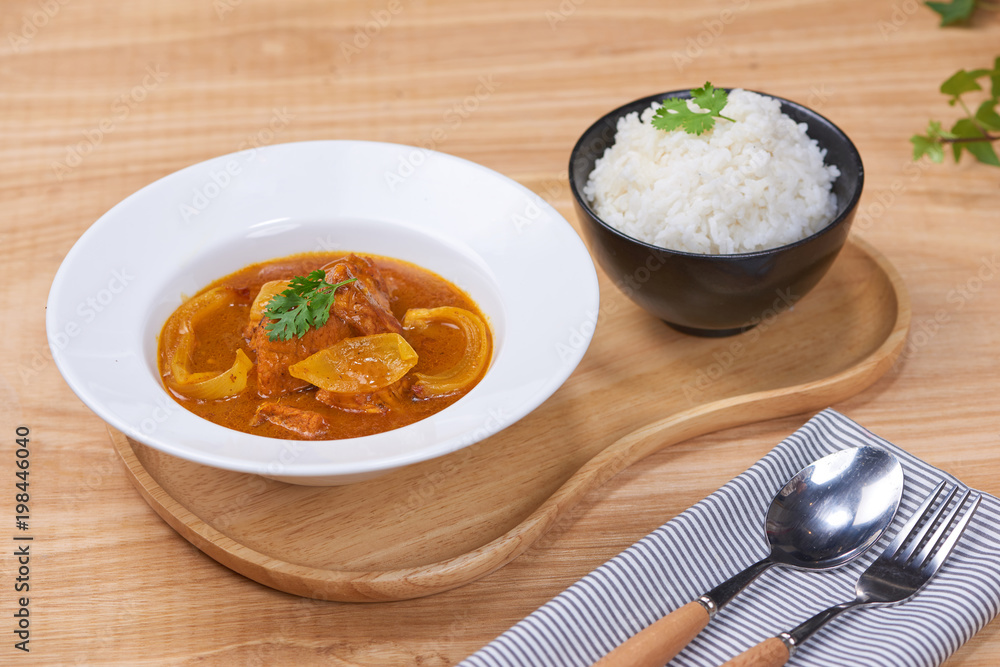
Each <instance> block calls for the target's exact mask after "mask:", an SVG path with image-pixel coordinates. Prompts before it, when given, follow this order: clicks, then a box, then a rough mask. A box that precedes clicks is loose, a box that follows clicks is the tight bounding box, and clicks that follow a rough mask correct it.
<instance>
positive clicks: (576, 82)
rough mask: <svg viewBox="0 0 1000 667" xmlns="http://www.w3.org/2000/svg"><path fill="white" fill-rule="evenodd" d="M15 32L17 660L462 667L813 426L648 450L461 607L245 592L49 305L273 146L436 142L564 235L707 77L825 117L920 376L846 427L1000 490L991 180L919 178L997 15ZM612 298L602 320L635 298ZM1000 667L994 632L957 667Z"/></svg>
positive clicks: (893, 387)
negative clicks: (125, 232)
mask: <svg viewBox="0 0 1000 667" xmlns="http://www.w3.org/2000/svg"><path fill="white" fill-rule="evenodd" d="M0 28H2V30H0V36H2V37H3V39H2V42H0V136H2V141H0V210H2V216H0V271H2V278H3V280H2V284H0V307H2V309H3V312H4V314H5V318H4V319H5V322H6V327H5V335H4V342H3V351H2V352H0V414H2V420H0V428H2V431H0V434H2V437H3V438H5V442H6V444H5V445H4V446H3V448H2V449H0V452H2V453H0V478H3V479H4V480H6V481H4V482H3V484H2V485H0V486H3V488H6V489H7V491H6V492H4V493H3V494H0V500H2V502H0V510H2V511H0V514H2V516H3V518H2V520H3V521H10V522H11V523H13V521H14V512H15V510H14V505H15V498H14V495H15V492H16V490H15V489H14V485H15V482H16V481H17V480H16V479H15V472H16V470H17V469H16V466H15V456H14V443H13V440H14V438H15V428H16V427H17V426H19V425H25V426H28V427H30V429H31V433H32V441H31V451H32V454H31V477H30V493H31V526H30V533H31V534H32V535H33V536H34V538H35V539H34V541H33V542H32V545H31V549H32V551H31V554H32V556H31V566H30V567H31V574H30V576H31V581H30V585H31V590H30V614H31V617H30V619H31V626H30V627H31V636H30V645H29V646H30V649H31V650H30V653H28V654H24V653H22V652H20V651H18V650H17V649H15V648H14V646H13V644H14V641H15V636H14V635H13V634H12V632H11V631H12V629H13V625H14V624H13V622H12V618H11V614H12V612H13V611H15V610H16V604H17V602H16V598H17V597H18V596H19V595H24V594H18V593H15V592H14V583H15V579H16V577H17V568H18V564H17V563H16V559H15V558H14V557H13V556H12V555H11V554H8V553H7V552H8V549H7V548H6V547H5V548H4V553H5V555H4V556H2V557H0V591H2V592H0V618H6V619H7V621H5V622H0V636H2V637H5V638H6V639H5V640H4V641H3V642H2V643H0V664H110V665H125V664H128V665H139V664H150V665H152V664H156V665H163V664H187V663H192V664H194V663H197V664H205V665H233V664H236V665H242V664H247V665H262V664H329V665H424V666H436V665H452V664H455V663H456V662H458V661H459V660H460V659H462V658H463V657H465V656H466V655H468V654H469V653H471V652H473V651H474V650H476V649H478V648H479V647H481V646H482V645H483V644H485V643H486V642H488V641H489V640H491V639H492V638H493V637H495V636H496V635H497V634H499V633H501V632H502V631H504V630H505V629H506V628H507V627H509V626H510V625H511V624H513V623H515V622H516V621H517V620H519V619H521V618H522V617H524V616H525V615H526V614H528V613H530V612H531V611H532V610H534V609H535V608H536V607H538V606H539V605H541V604H543V603H544V602H545V601H547V600H548V599H549V598H550V597H552V596H553V595H555V594H557V593H558V592H559V591H561V590H562V589H564V588H565V587H566V586H568V585H569V584H571V583H572V582H574V581H575V580H576V579H578V578H579V577H581V576H582V575H584V574H586V573H587V572H588V571H590V570H591V569H593V568H594V567H596V566H598V565H599V564H601V563H602V562H604V561H605V560H606V559H608V558H610V557H611V556H613V555H615V554H616V553H618V552H619V551H621V550H622V549H623V548H625V547H627V546H628V545H629V544H631V543H632V542H633V541H635V540H637V539H638V538H640V537H642V536H643V535H645V534H646V533H648V532H649V531H651V530H652V529H654V528H655V527H657V526H658V525H660V524H661V523H663V522H664V521H666V520H668V519H669V518H670V517H672V516H674V515H675V514H677V513H678V512H680V511H682V510H683V509H684V508H686V507H688V506H689V505H691V504H693V503H694V502H696V501H697V500H699V499H700V498H702V497H704V496H705V495H707V494H708V493H710V492H711V491H713V490H714V489H716V488H718V487H719V486H720V485H721V484H723V483H724V482H725V481H727V480H728V479H730V478H731V477H733V476H734V475H736V474H738V473H739V472H741V471H743V470H744V469H746V468H747V467H749V466H750V465H751V464H752V463H753V462H754V461H756V460H757V459H758V458H759V457H760V456H762V455H763V454H764V453H766V452H767V451H768V450H769V449H770V448H771V447H773V446H774V445H775V444H776V443H777V442H778V441H779V440H781V439H782V438H783V437H785V436H786V435H788V434H789V433H790V432H792V431H793V430H794V429H795V428H797V427H798V426H799V425H801V423H803V421H804V420H805V419H806V418H807V417H808V415H802V416H797V417H791V418H786V419H779V420H773V421H769V422H766V423H760V424H756V425H752V426H747V427H742V428H738V429H733V430H730V431H725V432H720V433H716V434H714V435H711V436H706V437H701V438H697V439H695V440H692V441H689V442H686V443H683V444H680V445H677V446H675V447H673V448H670V449H667V450H664V451H662V452H660V453H658V454H656V455H653V456H651V457H650V458H648V459H646V460H644V461H642V462H641V463H639V464H637V465H635V466H633V467H632V468H630V469H629V470H627V471H625V472H623V473H621V474H620V475H618V476H617V477H615V478H613V479H611V480H610V481H609V482H607V483H606V484H605V485H604V486H603V487H601V488H600V489H599V490H597V491H595V492H592V493H591V494H590V495H589V496H588V497H587V498H586V500H585V501H584V502H583V504H582V505H580V506H578V507H577V508H576V509H575V510H574V511H573V513H572V515H571V516H570V520H569V521H564V522H562V523H560V524H559V526H558V527H557V530H556V531H555V532H554V533H552V534H551V535H549V536H548V537H546V538H545V539H543V540H542V541H541V542H540V543H539V544H536V545H535V546H533V547H532V548H531V549H529V550H528V551H527V552H526V553H525V554H524V555H522V556H520V557H519V558H517V559H516V560H515V561H514V562H513V563H511V564H510V565H508V566H506V567H504V568H502V569H501V570H499V571H497V572H494V573H493V574H491V575H489V576H487V577H485V578H483V579H481V580H479V581H477V582H475V583H472V584H470V585H467V586H465V587H462V588H459V589H456V590H453V591H451V592H448V593H443V594H439V595H435V596H432V597H428V598H424V599H418V600H412V601H406V602H394V603H381V604H365V605H356V604H345V603H333V602H319V601H314V600H307V599H300V598H296V597H294V596H291V595H287V594H284V593H279V592H276V591H273V590H271V589H268V588H265V587H263V586H261V585H258V584H256V583H254V582H252V581H250V580H248V579H245V578H243V577H241V576H239V575H237V574H234V573H232V572H230V571H229V570H227V569H226V568H224V567H222V566H221V565H219V564H217V563H216V562H215V561H213V560H211V559H209V558H208V557H206V556H204V555H203V554H202V553H201V552H200V551H198V550H197V549H195V548H194V547H192V546H191V545H190V544H189V543H187V542H186V541H184V540H183V539H181V538H180V537H179V536H178V535H177V534H175V533H174V532H173V531H172V530H171V529H170V528H169V527H168V526H167V525H166V524H165V523H164V522H163V521H161V520H160V519H159V518H158V517H157V516H156V515H155V514H154V513H153V512H152V510H150V509H149V507H147V506H146V504H145V503H144V502H143V501H142V499H141V498H140V496H139V494H138V493H137V492H136V491H135V490H134V489H133V488H132V486H131V485H130V484H129V482H128V481H127V479H126V476H125V474H124V473H123V470H122V468H121V465H120V462H119V461H118V460H117V458H116V455H115V453H114V452H113V450H112V447H111V443H110V440H109V437H108V432H107V430H106V428H105V426H104V424H103V423H102V422H101V421H100V420H99V419H98V418H97V417H96V416H94V414H92V413H91V412H90V411H89V410H88V409H87V408H86V407H84V406H83V404H82V403H81V402H80V401H79V400H78V399H77V398H76V397H75V396H74V394H73V393H72V392H71V391H70V389H69V388H68V387H67V386H66V384H65V383H64V382H63V381H62V378H61V377H60V375H59V373H58V372H57V370H56V369H55V366H54V364H53V362H52V358H51V354H50V353H49V351H48V347H47V345H46V343H45V330H44V312H45V311H44V304H45V299H46V297H47V294H48V289H49V285H50V284H51V281H52V277H53V275H54V273H55V271H56V269H57V267H58V266H59V263H60V261H61V260H62V258H63V257H64V255H65V254H66V253H67V251H68V250H69V249H70V247H71V246H72V244H73V243H74V242H75V241H76V239H77V238H78V237H79V236H80V235H81V234H82V233H83V232H84V230H86V229H87V227H88V226H89V225H91V224H92V223H93V222H94V221H95V220H96V219H97V218H98V217H99V216H100V215H101V214H102V213H104V212H105V211H106V210H108V209H109V208H110V207H112V206H113V205H114V204H115V203H117V202H118V201H120V200H121V199H123V198H124V197H126V196H127V195H129V194H130V193H132V192H134V191H136V190H138V189H139V188H141V187H142V186H144V185H146V184H148V183H150V182H152V181H154V180H156V179H158V178H160V177H162V176H165V175H166V174H169V173H171V172H173V171H175V170H177V169H180V168H182V167H184V166H187V165H190V164H192V163H195V162H198V161H201V160H204V159H206V158H209V157H212V156H216V155H221V154H224V153H230V152H233V151H236V150H240V149H243V148H247V147H250V146H255V145H265V144H271V143H277V142H286V141H300V140H308V139H333V138H337V139H369V140H379V141H391V142H399V143H406V144H416V145H425V146H429V147H433V148H436V149H438V150H442V151H445V152H448V153H452V154H455V155H458V156H461V157H464V158H468V159H470V160H473V161H475V162H478V163H481V164H483V165H486V166H487V167H490V168H492V169H495V170H497V171H500V172H502V173H504V174H506V175H508V176H510V177H511V178H514V179H516V180H517V181H519V182H521V183H523V184H524V185H526V186H527V187H529V188H531V189H532V190H534V191H535V192H537V193H538V194H540V195H541V196H542V197H544V198H545V199H546V200H548V201H549V202H550V203H552V204H553V205H554V206H555V207H556V208H557V209H558V210H559V211H560V212H562V213H563V214H564V215H565V216H566V217H567V218H568V219H570V220H573V211H572V207H571V202H570V195H569V189H568V186H567V183H566V163H567V158H568V155H569V151H570V148H571V147H572V145H573V143H574V141H575V140H576V138H577V137H578V136H579V134H580V133H581V132H582V131H583V130H584V129H585V128H586V127H587V125H588V124H589V123H590V122H592V121H593V120H594V119H595V118H597V117H598V116H600V115H602V114H603V113H605V112H606V111H608V110H610V109H611V108H613V107H615V106H618V105H619V104H622V103H624V102H627V101H630V100H632V99H635V98H638V97H642V96H645V95H648V94H652V93H655V92H659V91H664V90H673V89H678V88H686V87H690V86H693V85H700V84H701V83H703V82H704V81H705V80H711V81H712V82H713V83H715V84H716V85H720V86H742V87H746V88H751V89H756V90H763V91H767V92H771V93H773V94H776V95H780V96H782V97H786V98H790V99H793V100H797V101H799V102H802V103H804V104H806V105H808V106H811V107H813V108H814V109H817V110H819V111H820V112H821V113H823V114H824V115H826V116H828V117H829V118H831V119H832V120H833V121H834V122H836V123H838V124H839V125H840V126H841V127H843V128H844V129H845V130H846V131H847V133H848V134H849V135H850V136H851V137H852V138H853V140H854V141H855V143H856V144H857V146H858V148H859V149H860V151H861V153H862V155H863V157H864V161H865V166H866V170H867V174H866V189H865V194H864V197H863V199H862V202H861V205H860V210H859V217H858V219H857V222H856V224H855V231H854V232H853V233H855V234H857V235H859V236H861V237H863V238H865V239H866V240H868V241H869V242H871V243H872V244H874V245H875V246H876V247H877V248H878V249H880V250H881V251H882V252H883V253H884V254H885V255H886V256H887V257H888V258H889V259H890V260H891V261H892V262H893V263H894V264H895V265H896V267H897V268H898V269H899V271H900V273H901V274H902V275H903V277H904V279H905V281H906V283H907V285H908V286H909V289H910V295H911V298H912V305H913V326H912V333H911V337H910V342H909V344H908V346H907V348H906V350H905V352H904V357H903V361H902V363H899V364H897V365H896V366H895V367H894V368H893V369H892V370H891V371H890V372H889V373H888V374H887V375H886V376H885V377H884V378H882V379H881V380H880V381H878V382H877V383H876V384H875V385H874V386H873V387H872V388H870V389H869V390H867V391H865V392H864V393H862V394H861V395H858V396H856V397H855V398H853V399H851V400H848V401H845V402H843V403H841V404H839V405H837V406H836V407H837V408H838V409H839V410H841V411H842V412H844V413H845V414H847V415H848V416H850V417H852V418H854V419H856V420H858V421H860V422H861V423H862V424H864V425H866V426H867V427H869V428H871V429H872V430H874V431H875V432H877V433H879V434H880V435H883V436H885V437H887V438H888V439H890V440H892V441H894V442H895V443H897V444H899V445H901V446H903V447H904V448H906V449H908V450H909V451H911V452H913V453H914V454H916V455H918V456H921V457H922V458H924V459H925V460H927V461H929V462H931V463H933V464H935V465H937V466H940V467H941V468H943V469H945V470H947V471H949V472H951V473H954V474H956V475H958V476H960V477H961V478H962V479H963V481H965V482H966V483H967V484H969V485H972V486H975V487H978V488H980V489H982V490H984V491H987V492H990V493H993V494H1000V416H998V414H1000V411H998V407H997V398H996V387H997V380H996V378H997V377H998V375H1000V352H998V350H1000V219H998V218H1000V216H998V215H997V210H998V202H1000V169H996V168H990V167H985V166H982V165H979V164H974V163H971V162H963V163H961V164H959V165H957V166H956V165H953V164H945V165H929V164H920V165H916V166H914V165H912V164H911V162H910V144H909V142H908V138H909V136H910V135H911V134H913V133H914V132H918V131H921V130H923V128H924V126H925V125H926V123H927V120H928V119H929V118H932V117H934V118H939V119H951V118H954V113H955V110H954V109H951V108H949V107H948V106H947V105H946V104H945V101H944V98H943V96H941V95H940V94H939V93H938V91H937V88H938V85H939V84H940V83H941V81H943V80H944V79H945V78H946V77H947V76H949V75H950V74H951V73H952V72H954V71H955V70H957V69H959V68H963V67H964V68H968V69H972V68H976V67H985V66H988V65H990V64H991V63H992V62H993V58H994V57H995V56H997V55H1000V51H998V44H1000V16H998V15H996V14H992V15H991V14H987V13H985V12H980V15H979V16H978V17H977V19H976V20H975V21H974V23H973V25H972V26H971V27H970V28H962V29H941V28H939V27H938V26H937V17H936V15H934V14H933V13H932V12H930V11H929V10H928V9H927V8H926V7H924V6H922V5H920V4H918V3H917V2H916V1H915V0H893V1H890V0H879V1H876V2H871V1H862V0H836V1H834V0H802V1H800V2H791V1H789V0H703V1H701V2H689V3H681V2H677V1H670V0H668V1H667V2H663V1H662V0H660V1H654V0H644V1H643V0H624V1H618V2H612V1H611V0H520V1H510V2H508V1H499V0H486V1H482V2H475V3H473V2H459V1H458V0H374V1H369V2H345V1H343V0H338V1H333V2H331V1H325V2H322V1H320V0H284V1H282V2H276V1H275V2H266V1H265V0H201V1H199V2H194V1H190V0H173V1H172V2H169V3H168V2H155V1H153V0H138V1H135V2H129V3H121V2H113V1H111V0H4V2H3V12H2V16H0ZM574 224H575V221H574ZM601 279H602V293H603V297H604V299H605V303H610V302H612V301H614V300H618V299H621V297H620V295H618V293H617V292H616V291H615V288H614V287H613V286H612V285H611V284H610V283H609V282H608V281H607V280H605V279H604V276H603V274H602V276H601ZM620 305H621V307H622V308H631V307H632V306H630V305H628V304H627V303H624V302H623V303H622V304H620ZM584 364H585V365H586V364H587V360H586V359H585V360H584ZM609 400H613V397H609ZM637 426H638V425H637ZM9 530H10V531H11V532H16V531H14V529H13V527H11V528H10V529H9ZM4 534H6V533H4ZM998 662H1000V626H998V625H997V624H996V623H994V624H992V625H990V626H987V627H986V628H985V629H984V630H983V631H982V632H980V633H979V634H978V635H977V636H976V637H974V638H973V639H972V640H971V641H969V642H968V643H967V644H966V645H965V646H964V647H963V648H961V649H960V650H959V651H958V653H957V654H956V655H955V656H954V657H953V658H952V659H951V660H950V661H949V662H948V665H949V667H958V666H962V667H986V666H992V665H996V664H997V663H998Z"/></svg>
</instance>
